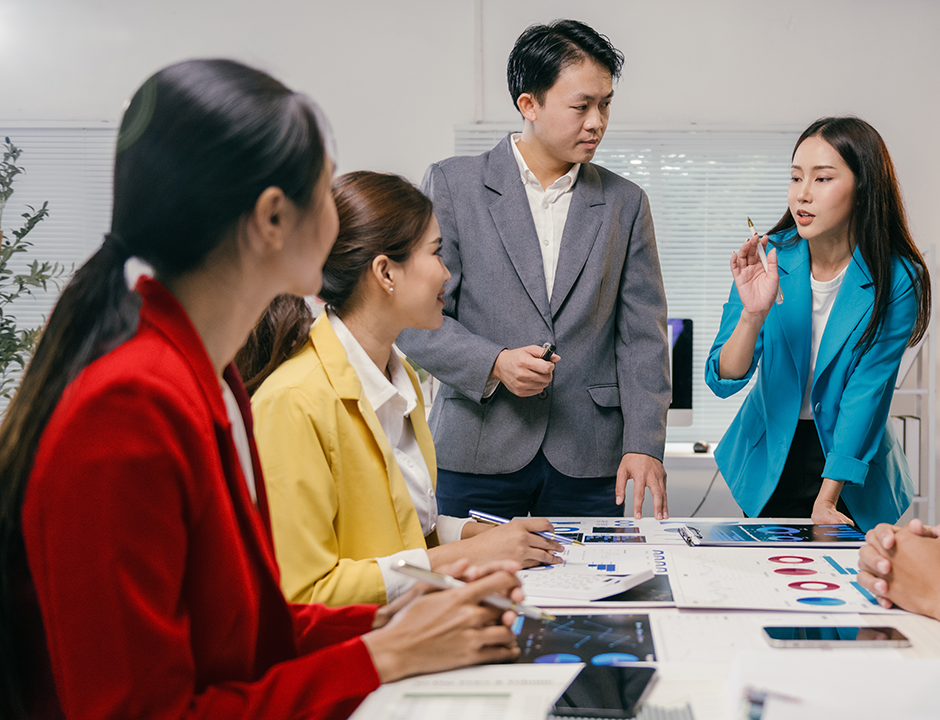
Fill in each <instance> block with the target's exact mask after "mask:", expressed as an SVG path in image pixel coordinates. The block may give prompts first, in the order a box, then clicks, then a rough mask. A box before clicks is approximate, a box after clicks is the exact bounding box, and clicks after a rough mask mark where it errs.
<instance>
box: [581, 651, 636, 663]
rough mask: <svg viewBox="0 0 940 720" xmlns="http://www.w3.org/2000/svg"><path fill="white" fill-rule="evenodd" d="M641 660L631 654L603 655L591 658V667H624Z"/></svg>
mask: <svg viewBox="0 0 940 720" xmlns="http://www.w3.org/2000/svg"><path fill="white" fill-rule="evenodd" d="M639 660H640V658H638V657H637V656H636V655H631V654H630V653H602V654H600V655H595V656H594V657H592V658H591V665H623V664H624V663H635V662H639Z"/></svg>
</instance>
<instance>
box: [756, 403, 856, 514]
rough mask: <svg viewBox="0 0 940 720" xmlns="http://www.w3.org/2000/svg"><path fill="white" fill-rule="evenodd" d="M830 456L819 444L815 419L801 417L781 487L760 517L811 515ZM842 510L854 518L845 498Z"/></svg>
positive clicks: (778, 483)
mask: <svg viewBox="0 0 940 720" xmlns="http://www.w3.org/2000/svg"><path fill="white" fill-rule="evenodd" d="M825 466H826V456H825V455H823V451H822V446H821V445H820V444H819V433H818V432H817V431H816V423H815V422H813V421H812V420H800V421H798V422H797V425H796V433H795V434H794V435H793V442H792V443H791V444H790V452H789V454H788V455H787V462H786V464H785V465H784V466H783V472H782V473H781V474H780V480H779V481H778V482H777V487H776V489H775V490H774V492H773V495H771V496H770V499H769V500H768V501H767V504H766V505H764V507H763V509H762V510H761V511H760V515H759V517H762V518H763V517H779V518H808V517H810V516H811V515H812V514H813V504H814V503H815V502H816V496H817V495H819V488H820V487H822V481H823V478H822V472H823V469H824V468H825ZM836 508H837V509H838V510H839V512H841V513H843V514H844V515H847V516H848V517H849V518H852V521H853V522H854V521H855V518H853V517H852V514H851V513H850V512H849V509H848V508H847V507H846V506H845V503H844V502H843V501H842V498H841V497H840V498H839V502H838V503H836Z"/></svg>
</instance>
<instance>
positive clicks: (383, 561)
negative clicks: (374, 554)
mask: <svg viewBox="0 0 940 720" xmlns="http://www.w3.org/2000/svg"><path fill="white" fill-rule="evenodd" d="M442 542H443V541H442ZM399 560H404V561H405V562H406V563H408V564H409V565H414V566H415V567H419V568H424V569H425V570H430V569H431V559H430V558H429V557H428V552H427V550H422V549H420V548H419V549H415V550H402V551H401V552H397V553H395V554H394V555H387V556H385V557H380V558H376V559H375V562H376V563H378V566H379V570H380V571H381V572H382V580H383V581H384V582H385V601H386V602H389V603H390V602H392V601H393V600H395V599H397V598H399V597H401V595H403V594H404V593H406V592H407V591H408V590H410V589H411V587H412V586H413V585H414V584H415V582H416V581H415V580H413V579H412V578H410V577H408V576H407V575H402V574H401V573H400V572H397V571H396V570H395V569H394V567H395V565H396V564H398V561H399Z"/></svg>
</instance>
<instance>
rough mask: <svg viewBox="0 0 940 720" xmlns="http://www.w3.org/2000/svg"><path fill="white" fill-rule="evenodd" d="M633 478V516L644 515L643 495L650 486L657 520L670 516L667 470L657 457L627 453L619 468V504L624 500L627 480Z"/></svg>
mask: <svg viewBox="0 0 940 720" xmlns="http://www.w3.org/2000/svg"><path fill="white" fill-rule="evenodd" d="M631 478H632V479H633V517H634V518H636V519H637V520H639V519H640V518H641V517H642V516H643V495H644V492H645V490H646V488H649V490H650V495H652V497H653V513H654V514H655V515H656V519H657V520H666V519H668V518H669V506H668V504H667V502H666V470H665V468H663V464H662V463H661V462H660V461H659V460H657V459H656V458H653V457H650V456H649V455H643V454H642V453H627V454H626V455H624V456H623V460H621V461H620V467H619V468H617V490H616V492H617V504H618V505H620V504H621V503H622V502H623V499H624V494H625V491H626V487H627V480H630V479H631Z"/></svg>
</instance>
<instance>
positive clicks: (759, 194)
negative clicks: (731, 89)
mask: <svg viewBox="0 0 940 720" xmlns="http://www.w3.org/2000/svg"><path fill="white" fill-rule="evenodd" d="M514 131H518V126H515V125H505V126H504V125H470V126H462V127H458V128H456V130H455V151H456V153H457V154H458V155H475V154H478V153H481V152H485V151H486V150H489V149H490V148H492V147H493V146H494V145H495V144H496V143H497V142H499V140H501V139H502V138H503V137H504V136H505V135H506V133H508V132H514ZM798 136H799V134H798V132H784V131H761V132H758V131H734V130H688V131H685V130H683V131H678V130H677V131H652V130H651V131H643V130H632V129H630V130H628V129H618V128H615V127H610V128H608V129H607V133H606V134H605V136H604V141H603V142H602V143H601V145H600V147H599V148H598V150H597V153H596V154H595V157H594V162H595V163H597V164H598V165H602V166H604V167H606V168H607V169H609V170H611V171H612V172H615V173H617V174H619V175H622V176H623V177H625V178H628V179H629V180H632V181H633V182H635V183H636V184H637V185H639V186H640V187H641V188H643V190H645V191H646V193H647V195H648V196H649V199H650V206H651V209H652V213H653V222H654V225H655V228H656V241H657V246H658V249H659V258H660V262H661V264H662V271H663V282H664V285H665V288H666V298H667V302H668V308H669V311H668V312H669V317H677V318H691V319H692V321H693V350H692V352H693V367H694V371H693V377H692V383H693V385H692V408H693V410H692V416H693V421H692V425H690V426H686V427H676V426H670V427H669V429H668V434H667V438H668V440H670V441H673V442H695V441H698V440H707V441H717V440H719V439H720V438H721V436H722V435H723V434H724V431H725V429H726V428H727V427H728V425H729V423H730V422H731V420H732V418H733V417H734V415H735V413H736V412H737V411H738V408H739V407H740V406H741V403H742V402H743V400H744V398H745V397H746V395H747V391H743V392H740V393H737V394H736V395H734V396H732V397H731V398H728V399H725V400H720V399H718V398H717V397H715V396H714V395H713V394H712V392H711V391H710V390H709V389H708V388H707V387H706V385H705V380H704V368H705V358H706V356H707V355H708V350H709V348H710V347H711V344H712V342H713V341H714V339H715V335H716V334H717V332H718V325H719V322H720V320H721V310H722V306H723V304H724V303H725V301H726V300H727V299H728V293H729V291H730V289H731V284H732V278H731V270H730V262H729V261H730V257H731V252H732V251H733V250H736V249H737V248H739V247H740V246H741V243H742V242H744V240H745V239H746V238H747V236H748V230H747V217H748V216H750V217H751V219H752V220H753V221H754V224H755V225H756V226H757V229H758V230H759V231H760V232H761V233H764V232H766V231H767V230H769V229H770V228H771V227H772V226H773V225H775V224H776V222H777V220H779V219H780V217H781V216H782V215H783V213H784V211H785V210H786V207H787V204H786V192H787V184H788V182H789V179H790V153H791V152H792V149H793V144H794V142H795V141H796V139H797V137H798ZM749 389H750V386H749V387H748V390H749Z"/></svg>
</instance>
